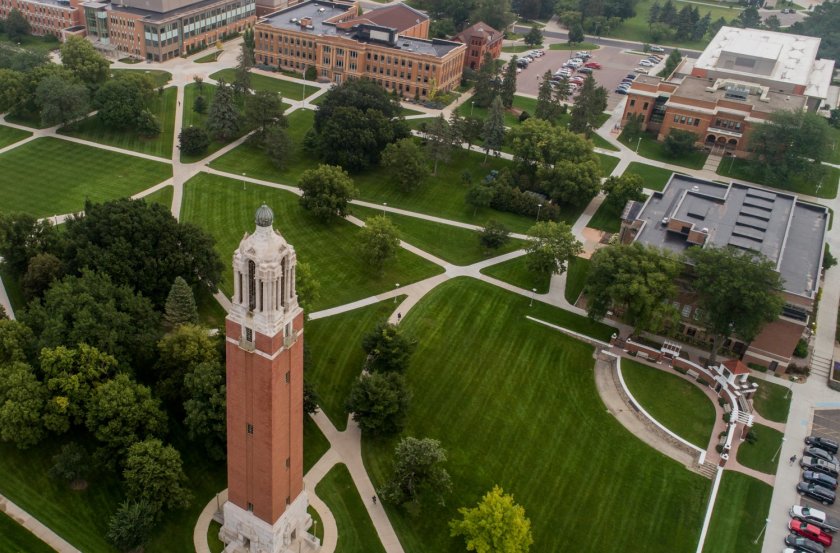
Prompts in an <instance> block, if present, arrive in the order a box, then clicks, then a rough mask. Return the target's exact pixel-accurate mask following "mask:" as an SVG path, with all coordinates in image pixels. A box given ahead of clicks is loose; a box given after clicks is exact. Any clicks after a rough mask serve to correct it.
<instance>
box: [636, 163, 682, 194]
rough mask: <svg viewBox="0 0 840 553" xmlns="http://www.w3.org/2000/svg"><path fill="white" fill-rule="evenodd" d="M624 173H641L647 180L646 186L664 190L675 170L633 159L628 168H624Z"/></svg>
mask: <svg viewBox="0 0 840 553" xmlns="http://www.w3.org/2000/svg"><path fill="white" fill-rule="evenodd" d="M624 174H625V175H639V176H640V177H642V180H644V182H645V184H644V187H645V188H650V189H651V190H659V191H662V190H663V189H664V188H665V185H666V184H668V180H669V179H670V178H671V175H673V174H674V172H673V171H671V170H670V169H663V168H661V167H654V166H653V165H648V164H647V163H640V162H638V161H633V162H631V163H630V165H628V166H627V169H625V170H624Z"/></svg>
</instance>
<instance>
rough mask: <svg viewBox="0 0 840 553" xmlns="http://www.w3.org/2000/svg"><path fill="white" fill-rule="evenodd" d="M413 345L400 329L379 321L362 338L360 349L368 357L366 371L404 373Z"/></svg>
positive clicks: (409, 360) (412, 351)
mask: <svg viewBox="0 0 840 553" xmlns="http://www.w3.org/2000/svg"><path fill="white" fill-rule="evenodd" d="M415 345H416V344H415V343H414V342H412V341H411V340H410V339H409V338H408V337H407V336H406V335H405V333H404V332H403V330H402V328H401V327H399V326H397V325H394V324H391V323H389V322H388V321H380V322H379V323H378V324H377V325H376V327H375V328H374V329H373V330H372V331H370V332H369V333H368V334H366V335H365V336H364V338H362V349H363V350H364V351H365V353H367V355H368V358H367V365H366V366H367V369H368V370H371V371H374V372H405V371H406V369H408V365H409V363H410V362H411V355H412V354H413V353H414V348H415Z"/></svg>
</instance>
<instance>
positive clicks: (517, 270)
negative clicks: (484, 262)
mask: <svg viewBox="0 0 840 553" xmlns="http://www.w3.org/2000/svg"><path fill="white" fill-rule="evenodd" d="M481 273H482V274H485V275H487V276H491V277H493V278H498V279H499V280H501V281H503V282H507V283H509V284H513V285H514V286H518V287H520V288H522V289H524V290H533V289H535V288H536V290H537V294H545V293H546V292H548V286H549V284H551V275H542V274H541V275H536V274H534V273H532V272H531V271H529V270H528V268H527V267H526V266H525V256H524V255H523V256H520V257H517V258H515V259H510V260H508V261H505V262H504V263H497V264H496V265H491V266H489V267H486V268H484V269H481Z"/></svg>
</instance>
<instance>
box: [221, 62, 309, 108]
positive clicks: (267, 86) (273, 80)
mask: <svg viewBox="0 0 840 553" xmlns="http://www.w3.org/2000/svg"><path fill="white" fill-rule="evenodd" d="M210 78H211V79H213V80H215V81H218V80H219V79H224V80H225V82H227V83H232V82H233V81H234V80H236V70H235V69H232V68H228V69H222V70H221V71H216V72H215V73H213V74H212V75H210ZM251 88H252V89H253V90H268V91H269V92H279V93H280V94H281V95H282V96H283V98H286V99H288V100H303V99H304V98H305V96H304V95H303V84H302V83H296V82H293V81H289V80H286V79H283V78H282V77H266V76H265V75H260V74H258V73H251ZM316 92H318V88H317V87H315V86H314V85H307V86H306V96H311V95H312V94H315V93H316Z"/></svg>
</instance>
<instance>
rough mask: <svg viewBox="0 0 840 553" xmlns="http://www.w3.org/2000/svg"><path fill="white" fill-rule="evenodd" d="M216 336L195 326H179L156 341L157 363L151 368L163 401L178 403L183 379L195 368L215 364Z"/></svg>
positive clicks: (180, 401) (182, 397)
mask: <svg viewBox="0 0 840 553" xmlns="http://www.w3.org/2000/svg"><path fill="white" fill-rule="evenodd" d="M218 339H219V338H218V337H217V336H210V335H209V334H208V333H207V329H206V328H204V327H202V326H198V325H196V324H190V323H186V324H181V325H179V326H176V327H175V328H174V329H172V331H171V332H169V333H168V334H166V335H165V336H164V337H163V338H161V339H160V342H158V344H157V348H158V352H159V354H160V356H159V357H158V362H157V364H156V365H155V369H154V370H155V373H156V376H155V378H154V381H155V382H157V387H156V388H155V391H156V392H157V393H158V394H159V395H160V396H161V397H162V398H164V399H166V400H169V401H175V402H177V403H182V402H183V401H184V399H185V396H184V392H185V390H184V378H185V376H186V374H187V373H188V372H190V371H191V370H193V369H194V368H195V367H196V366H197V365H199V364H201V363H207V362H218V360H219V357H218V355H219V354H218V349H217V347H216V342H217V340H218Z"/></svg>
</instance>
